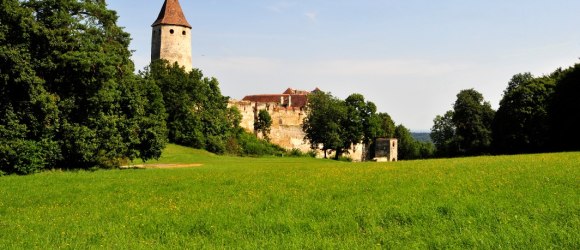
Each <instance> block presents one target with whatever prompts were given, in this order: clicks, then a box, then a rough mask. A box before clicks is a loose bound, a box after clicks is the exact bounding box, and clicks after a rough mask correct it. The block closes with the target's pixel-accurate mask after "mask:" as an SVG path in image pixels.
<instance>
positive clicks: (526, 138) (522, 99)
mask: <svg viewBox="0 0 580 250" xmlns="http://www.w3.org/2000/svg"><path fill="white" fill-rule="evenodd" d="M556 75H557V72H556V73H555V74H554V75H552V76H544V77H538V78H535V77H534V76H533V75H532V74H530V73H524V74H517V75H515V76H514V77H513V78H512V80H511V81H510V82H509V83H508V87H507V89H506V90H505V91H504V95H503V98H502V100H501V101H500V107H499V109H498V110H497V113H496V115H495V118H494V121H493V145H494V150H495V151H496V152H498V153H508V154H513V153H532V152H546V151H549V150H550V149H549V148H550V145H549V144H550V138H551V128H550V125H551V123H550V118H549V110H548V109H549V105H550V101H551V99H552V95H553V93H554V87H555V76H556Z"/></svg>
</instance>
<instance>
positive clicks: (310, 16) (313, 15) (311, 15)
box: [304, 11, 318, 22]
mask: <svg viewBox="0 0 580 250" xmlns="http://www.w3.org/2000/svg"><path fill="white" fill-rule="evenodd" d="M304 15H305V16H306V17H307V18H308V19H309V20H310V21H312V22H317V21H318V13H317V12H313V11H309V12H306V13H304Z"/></svg>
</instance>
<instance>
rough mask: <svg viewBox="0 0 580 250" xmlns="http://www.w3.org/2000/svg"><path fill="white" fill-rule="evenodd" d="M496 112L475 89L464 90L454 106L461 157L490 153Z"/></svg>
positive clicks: (458, 95)
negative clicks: (492, 127)
mask: <svg viewBox="0 0 580 250" xmlns="http://www.w3.org/2000/svg"><path fill="white" fill-rule="evenodd" d="M494 114H495V112H494V111H493V109H492V108H491V105H490V104H489V103H488V102H485V101H484V99H483V95H481V93H479V92H477V91H475V90H474V89H467V90H462V91H460V92H459V94H457V100H456V101H455V104H454V105H453V116H452V118H451V119H452V121H453V124H454V125H455V129H456V139H457V144H458V147H459V152H458V153H459V154H460V155H478V154H485V153H489V152H490V146H491V141H492V137H491V124H492V121H493V117H494Z"/></svg>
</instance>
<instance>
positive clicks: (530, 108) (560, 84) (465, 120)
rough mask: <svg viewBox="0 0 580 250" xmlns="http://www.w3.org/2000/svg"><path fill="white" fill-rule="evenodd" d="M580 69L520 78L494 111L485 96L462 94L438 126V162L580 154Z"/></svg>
mask: <svg viewBox="0 0 580 250" xmlns="http://www.w3.org/2000/svg"><path fill="white" fill-rule="evenodd" d="M579 93H580V64H576V65H574V66H571V67H569V68H567V69H557V70H555V71H554V72H552V73H550V74H548V75H543V76H533V75H532V74H531V73H521V74H516V75H514V76H513V77H512V79H511V80H510V81H509V82H508V86H507V88H506V89H505V91H504V93H503V97H502V99H501V101H500V106H499V108H498V110H497V111H494V110H493V109H492V108H491V106H490V104H489V102H486V101H485V100H484V99H483V96H482V95H481V93H479V92H477V91H476V90H474V89H468V90H462V91H460V92H459V94H458V95H457V99H456V101H455V104H454V105H453V109H452V110H449V111H447V112H446V113H445V114H444V115H438V116H437V117H436V118H435V119H434V121H433V123H434V124H433V127H432V129H431V139H432V141H433V143H434V144H435V146H436V148H437V151H436V155H437V156H439V157H454V156H470V155H482V154H519V153H540V152H554V151H575V150H580V136H579V134H578V132H577V131H576V130H577V129H578V128H580V117H579V116H580V98H579Z"/></svg>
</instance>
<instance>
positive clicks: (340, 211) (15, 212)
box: [0, 145, 580, 249]
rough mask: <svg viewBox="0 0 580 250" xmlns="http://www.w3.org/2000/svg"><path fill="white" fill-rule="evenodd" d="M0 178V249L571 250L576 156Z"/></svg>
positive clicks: (579, 184) (170, 155)
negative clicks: (467, 249)
mask: <svg viewBox="0 0 580 250" xmlns="http://www.w3.org/2000/svg"><path fill="white" fill-rule="evenodd" d="M157 163H201V164H203V165H202V166H201V167H194V168H177V169H131V170H110V171H104V170H103V171H96V172H85V171H79V172H60V171H53V172H45V173H41V174H36V175H32V176H5V177H0V248H2V249H30V248H36V249H38V248H42V249H44V248H75V249H78V248H81V249H87V248H108V249H141V248H155V249H159V248H161V249H163V248H166V249H175V248H196V249H197V248H246V249H248V248H250V249H256V248H257V249H272V248H276V249H278V248H283V249H287V248H290V249H296V248H306V249H312V248H316V249H320V248H322V249H326V248H342V249H369V248H370V249H374V248H397V249H398V248H483V249H490V248H491V249H500V248H520V249H528V248H532V249H546V248H558V249H559V248H565V249H580V153H560V154H539V155H523V156H501V157H476V158H464V159H445V160H426V161H409V162H396V163H345V162H335V161H330V160H319V159H309V158H236V157H223V156H214V155H211V154H209V153H206V152H203V151H196V150H192V149H188V148H183V147H178V146H175V145H169V147H168V149H167V150H166V152H165V154H164V156H163V158H162V159H161V160H160V162H157Z"/></svg>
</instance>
